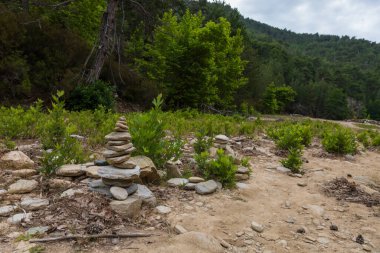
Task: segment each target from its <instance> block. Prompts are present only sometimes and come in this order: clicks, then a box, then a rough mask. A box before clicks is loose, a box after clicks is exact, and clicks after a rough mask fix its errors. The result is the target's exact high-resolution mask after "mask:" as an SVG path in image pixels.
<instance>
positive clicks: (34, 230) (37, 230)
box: [26, 226, 50, 235]
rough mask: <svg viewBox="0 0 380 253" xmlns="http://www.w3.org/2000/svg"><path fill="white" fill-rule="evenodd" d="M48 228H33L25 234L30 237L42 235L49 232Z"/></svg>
mask: <svg viewBox="0 0 380 253" xmlns="http://www.w3.org/2000/svg"><path fill="white" fill-rule="evenodd" d="M49 229H50V227H48V226H45V227H33V228H29V229H28V230H27V231H26V233H28V234H30V235H35V234H39V235H41V234H44V233H46V232H47V231H49Z"/></svg>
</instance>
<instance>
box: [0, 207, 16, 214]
mask: <svg viewBox="0 0 380 253" xmlns="http://www.w3.org/2000/svg"><path fill="white" fill-rule="evenodd" d="M15 209H16V207H15V206H2V207H0V216H8V215H10V214H11V213H12V212H13V211H14V210H15Z"/></svg>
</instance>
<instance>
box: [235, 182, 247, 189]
mask: <svg viewBox="0 0 380 253" xmlns="http://www.w3.org/2000/svg"><path fill="white" fill-rule="evenodd" d="M236 187H237V188H238V189H242V190H243V189H248V188H249V186H248V184H245V183H236Z"/></svg>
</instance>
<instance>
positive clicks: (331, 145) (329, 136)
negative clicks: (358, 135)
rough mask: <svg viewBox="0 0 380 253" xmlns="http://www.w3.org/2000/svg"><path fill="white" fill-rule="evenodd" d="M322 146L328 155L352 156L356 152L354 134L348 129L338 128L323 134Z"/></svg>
mask: <svg viewBox="0 0 380 253" xmlns="http://www.w3.org/2000/svg"><path fill="white" fill-rule="evenodd" d="M322 145H323V147H324V149H325V150H326V151H327V152H329V153H336V154H353V153H355V152H356V142H355V134H354V133H353V132H352V130H350V129H347V128H343V127H338V128H336V129H334V130H330V131H326V132H325V134H324V137H323V140H322Z"/></svg>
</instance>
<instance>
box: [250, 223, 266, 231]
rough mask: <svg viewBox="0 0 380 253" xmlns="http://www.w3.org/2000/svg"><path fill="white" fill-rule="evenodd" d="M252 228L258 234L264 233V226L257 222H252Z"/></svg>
mask: <svg viewBox="0 0 380 253" xmlns="http://www.w3.org/2000/svg"><path fill="white" fill-rule="evenodd" d="M251 228H252V229H253V230H254V231H256V232H258V233H262V232H263V231H264V226H263V225H260V224H259V223H257V222H255V221H252V223H251Z"/></svg>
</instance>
